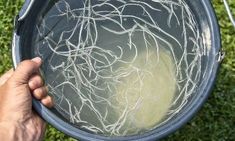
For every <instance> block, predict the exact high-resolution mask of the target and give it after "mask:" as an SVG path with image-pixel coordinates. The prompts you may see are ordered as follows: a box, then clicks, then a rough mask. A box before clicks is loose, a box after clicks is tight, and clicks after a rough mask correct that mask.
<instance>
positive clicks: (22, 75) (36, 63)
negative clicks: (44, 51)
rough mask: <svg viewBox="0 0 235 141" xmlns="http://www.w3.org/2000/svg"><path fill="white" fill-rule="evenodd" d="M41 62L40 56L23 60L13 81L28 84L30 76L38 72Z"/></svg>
mask: <svg viewBox="0 0 235 141" xmlns="http://www.w3.org/2000/svg"><path fill="white" fill-rule="evenodd" d="M41 64H42V60H41V58H39V57H36V58H33V59H32V60H25V61H23V62H21V63H20V64H19V65H18V67H17V68H16V70H15V72H14V74H13V75H12V77H11V79H12V81H14V82H15V83H17V84H28V81H29V79H30V77H31V76H32V74H33V73H36V72H38V70H39V68H40V66H41ZM10 81H11V80H10Z"/></svg>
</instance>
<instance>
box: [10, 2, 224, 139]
mask: <svg viewBox="0 0 235 141" xmlns="http://www.w3.org/2000/svg"><path fill="white" fill-rule="evenodd" d="M186 2H187V4H188V6H189V8H190V10H191V11H193V13H194V16H195V19H196V20H197V22H198V24H199V28H200V30H201V31H202V32H207V34H209V36H210V39H211V41H210V43H211V50H210V52H209V55H208V56H207V57H206V58H205V60H206V62H207V64H209V65H208V69H207V72H205V74H206V75H205V76H204V78H203V81H202V82H201V84H200V86H199V89H200V91H198V92H197V94H196V96H193V97H192V100H191V102H190V103H189V104H187V105H186V106H185V107H184V108H183V109H182V110H181V111H180V112H179V113H178V114H177V116H175V117H174V118H172V119H171V120H169V121H168V122H167V123H165V124H164V125H162V126H160V127H158V128H156V129H153V130H151V131H148V132H145V133H143V134H139V135H138V134H137V135H131V136H122V137H112V136H110V137H108V136H102V135H98V134H93V133H90V132H86V131H84V130H81V129H79V128H77V127H76V126H74V125H72V124H71V123H69V122H67V121H66V120H64V119H63V117H61V116H59V115H58V114H56V113H57V112H56V109H47V108H46V107H44V106H43V105H42V104H41V103H40V102H39V101H37V100H35V99H34V100H33V107H34V109H35V110H36V111H37V112H38V114H39V115H41V117H42V118H43V119H45V120H46V121H47V122H48V123H50V124H51V125H52V126H54V127H55V128H57V129H58V130H60V131H62V132H64V133H65V134H67V135H69V136H72V137H74V138H77V139H81V140H87V141H90V140H92V141H99V140H108V141H114V140H117V141H124V140H126V141H130V140H141V141H150V140H157V139H161V138H163V137H165V136H167V135H169V134H171V133H173V132H175V131H176V130H177V129H179V128H180V127H182V126H183V125H184V124H186V123H187V122H188V121H189V120H190V119H191V118H192V117H193V116H194V115H195V114H196V113H197V111H198V110H199V109H200V108H201V107H202V106H203V104H204V103H205V101H206V99H207V97H208V96H209V94H210V92H211V90H212V88H213V84H214V81H215V78H216V74H217V70H218V67H219V64H220V61H221V60H222V56H223V54H222V52H221V51H220V48H221V41H220V32H219V28H218V23H217V19H216V17H215V13H214V10H213V8H212V6H211V3H210V1H209V0H197V1H195V0H188V1H186ZM48 3H49V0H45V1H40V0H26V2H25V4H24V6H23V7H22V10H21V11H20V13H19V15H18V16H17V17H16V19H15V30H14V36H13V43H12V58H13V63H14V67H17V64H19V63H20V62H21V61H22V60H25V59H30V58H32V57H33V55H32V52H34V50H33V49H32V47H31V46H33V41H32V40H33V39H32V34H33V29H34V28H35V25H36V22H37V18H38V15H39V14H41V13H40V12H39V11H40V10H42V9H44V8H45V7H44V6H45V5H48ZM47 8H49V9H50V7H47Z"/></svg>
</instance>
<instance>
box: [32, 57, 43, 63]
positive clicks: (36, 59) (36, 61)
mask: <svg viewBox="0 0 235 141" xmlns="http://www.w3.org/2000/svg"><path fill="white" fill-rule="evenodd" d="M32 61H34V62H35V63H38V64H40V63H41V62H42V59H41V58H40V57H35V58H33V59H32Z"/></svg>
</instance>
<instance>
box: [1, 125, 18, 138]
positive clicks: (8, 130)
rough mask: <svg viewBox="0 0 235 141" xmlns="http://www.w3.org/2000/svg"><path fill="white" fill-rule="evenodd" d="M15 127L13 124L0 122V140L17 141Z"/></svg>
mask: <svg viewBox="0 0 235 141" xmlns="http://www.w3.org/2000/svg"><path fill="white" fill-rule="evenodd" d="M17 130H18V129H17V125H15V124H14V123H8V122H0V140H1V141H15V140H18V137H17V136H16V133H17Z"/></svg>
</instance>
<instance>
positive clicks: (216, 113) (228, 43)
mask: <svg viewBox="0 0 235 141" xmlns="http://www.w3.org/2000/svg"><path fill="white" fill-rule="evenodd" d="M22 3H23V0H0V75H1V74H3V73H4V72H5V71H7V70H8V69H10V68H11V67H12V61H11V56H10V54H11V49H10V46H11V40H12V30H13V19H14V16H15V15H16V14H17V13H18V11H19V9H20V7H21V6H22ZM212 3H213V6H214V8H215V9H216V14H217V17H218V20H219V24H220V28H221V34H222V39H223V40H222V48H223V50H224V51H225V52H226V58H225V59H224V61H223V63H222V65H221V68H220V71H219V74H218V78H217V81H216V85H215V88H214V90H213V93H212V94H211V95H210V97H209V99H208V101H207V102H206V104H205V105H204V106H203V108H202V109H201V110H200V111H199V113H198V114H197V115H196V116H195V117H194V118H193V119H192V120H191V121H190V122H189V123H188V124H187V125H185V126H184V127H182V128H181V129H180V130H179V131H177V132H176V133H174V134H172V135H170V136H169V137H167V138H165V139H164V140H165V141H229V140H231V141H233V140H235V29H234V28H233V27H232V24H231V23H230V21H229V19H228V17H227V14H226V12H225V9H224V6H223V3H222V0H212ZM229 3H230V5H231V6H232V9H233V13H235V1H234V0H229ZM53 140H57V141H64V140H72V138H70V137H68V136H66V135H64V134H63V133H61V132H59V131H57V130H56V129H54V128H53V127H51V126H49V127H48V130H47V132H46V136H45V141H53Z"/></svg>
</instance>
